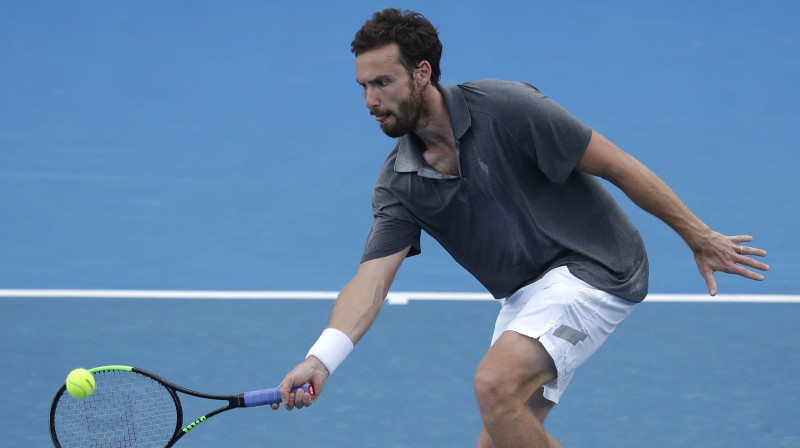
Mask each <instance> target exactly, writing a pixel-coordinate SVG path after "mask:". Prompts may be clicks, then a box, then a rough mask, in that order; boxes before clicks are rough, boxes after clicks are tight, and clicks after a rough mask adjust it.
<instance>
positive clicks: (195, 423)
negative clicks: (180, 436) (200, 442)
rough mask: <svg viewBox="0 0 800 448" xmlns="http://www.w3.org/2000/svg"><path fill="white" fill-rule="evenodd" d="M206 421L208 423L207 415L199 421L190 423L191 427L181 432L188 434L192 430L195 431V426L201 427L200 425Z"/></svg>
mask: <svg viewBox="0 0 800 448" xmlns="http://www.w3.org/2000/svg"><path fill="white" fill-rule="evenodd" d="M204 421H206V416H205V415H204V416H202V417H200V418H198V419H197V420H195V421H193V422H192V423H189V425H188V426H187V427H185V428H183V429H182V430H181V431H182V432H184V433H187V432H189V431H191V430H192V429H194V427H195V426H197V425H199V424H200V423H203V422H204Z"/></svg>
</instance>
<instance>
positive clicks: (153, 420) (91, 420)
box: [50, 366, 314, 448]
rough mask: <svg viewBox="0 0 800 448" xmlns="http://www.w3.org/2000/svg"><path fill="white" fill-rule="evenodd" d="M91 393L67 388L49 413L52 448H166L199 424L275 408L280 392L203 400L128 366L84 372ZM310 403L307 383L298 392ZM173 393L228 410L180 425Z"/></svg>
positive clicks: (311, 389) (310, 388)
mask: <svg viewBox="0 0 800 448" xmlns="http://www.w3.org/2000/svg"><path fill="white" fill-rule="evenodd" d="M89 372H91V373H92V374H93V375H94V378H95V384H96V385H95V389H94V393H92V395H90V396H89V397H88V398H84V399H77V398H73V397H72V396H71V395H70V394H69V393H67V391H66V386H61V389H59V390H58V392H57V393H56V396H55V398H53V404H52V405H51V407H50V436H51V437H52V438H53V444H54V445H55V446H56V447H57V448H78V447H89V446H96V447H152V448H166V447H171V446H172V445H174V444H175V442H177V441H178V440H179V439H180V438H181V437H183V436H184V435H185V434H186V433H187V432H189V431H190V430H192V429H193V428H194V427H195V426H197V425H198V424H200V423H202V422H203V421H205V420H207V419H209V418H211V417H213V416H215V415H217V414H219V413H220V412H224V411H227V410H230V409H234V408H241V407H252V406H263V405H267V404H273V403H280V402H281V395H280V391H279V389H278V388H277V387H276V388H272V389H262V390H254V391H251V392H245V393H243V394H239V395H208V394H202V393H200V392H195V391H193V390H189V389H186V388H184V387H181V386H178V385H175V384H172V383H170V382H169V381H166V380H164V379H163V378H160V377H158V376H156V375H154V374H152V373H150V372H148V371H146V370H142V369H138V368H136V367H129V366H104V367H96V368H94V369H89ZM299 389H303V390H304V391H305V392H307V393H309V394H311V397H312V398H313V397H314V386H313V385H312V384H311V383H308V384H306V385H304V386H303V387H301V388H297V389H294V391H295V392H296V391H297V390H299ZM177 392H181V393H183V394H187V395H192V396H195V397H200V398H207V399H210V400H220V401H227V402H228V404H227V405H225V406H222V407H221V408H218V409H216V410H214V411H211V412H209V413H207V414H205V415H203V416H202V417H200V418H198V419H196V420H193V421H191V422H189V423H185V422H184V420H183V409H182V407H181V401H180V398H178V394H177Z"/></svg>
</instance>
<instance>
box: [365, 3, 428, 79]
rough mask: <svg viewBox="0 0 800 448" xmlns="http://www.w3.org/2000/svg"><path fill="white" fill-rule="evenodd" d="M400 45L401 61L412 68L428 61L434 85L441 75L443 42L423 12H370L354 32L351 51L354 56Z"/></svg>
mask: <svg viewBox="0 0 800 448" xmlns="http://www.w3.org/2000/svg"><path fill="white" fill-rule="evenodd" d="M391 43H396V44H397V46H398V47H400V61H401V63H402V64H403V66H404V67H405V68H406V69H408V71H409V72H410V71H412V70H414V69H416V68H417V67H418V66H419V63H420V62H422V61H428V63H429V64H431V83H432V84H433V85H437V84H438V83H439V78H440V77H441V76H442V72H441V69H440V68H439V60H440V59H441V58H442V43H441V42H440V41H439V34H438V33H437V32H436V28H435V27H434V26H433V25H432V24H431V22H429V21H428V19H426V18H425V17H423V16H422V14H419V13H416V12H413V11H408V10H404V11H400V10H399V9H395V8H388V9H384V10H383V11H379V12H376V13H375V14H373V15H372V19H370V20H367V22H366V23H365V24H364V26H362V27H361V29H360V30H358V32H357V33H356V36H355V39H353V42H352V43H351V44H350V51H352V52H353V54H355V55H356V56H358V55H359V54H360V53H363V52H365V51H369V50H373V49H375V48H378V47H382V46H384V45H387V44H391Z"/></svg>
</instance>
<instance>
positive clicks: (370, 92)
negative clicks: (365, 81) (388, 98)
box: [364, 86, 380, 109]
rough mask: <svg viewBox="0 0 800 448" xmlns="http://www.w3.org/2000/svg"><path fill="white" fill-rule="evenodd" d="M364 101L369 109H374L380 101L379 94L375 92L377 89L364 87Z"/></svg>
mask: <svg viewBox="0 0 800 448" xmlns="http://www.w3.org/2000/svg"><path fill="white" fill-rule="evenodd" d="M364 102H365V103H366V106H367V109H373V108H375V107H378V104H380V103H379V101H378V96H377V95H376V94H375V90H374V89H372V88H370V87H369V86H367V87H366V88H365V89H364Z"/></svg>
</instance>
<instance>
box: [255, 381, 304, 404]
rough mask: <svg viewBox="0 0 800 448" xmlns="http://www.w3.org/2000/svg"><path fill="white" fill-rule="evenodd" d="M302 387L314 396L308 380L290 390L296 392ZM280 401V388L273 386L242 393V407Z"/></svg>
mask: <svg viewBox="0 0 800 448" xmlns="http://www.w3.org/2000/svg"><path fill="white" fill-rule="evenodd" d="M300 389H303V391H305V392H306V393H309V394H311V398H314V396H315V395H314V385H313V384H311V383H310V382H308V383H306V384H303V385H302V386H300V387H295V388H294V389H292V392H295V393H296V392H297V391H298V390H300ZM280 402H281V390H280V388H277V387H273V388H270V389H261V390H254V391H251V392H245V393H244V407H246V408H249V407H252V406H264V405H267V404H273V403H280Z"/></svg>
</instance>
